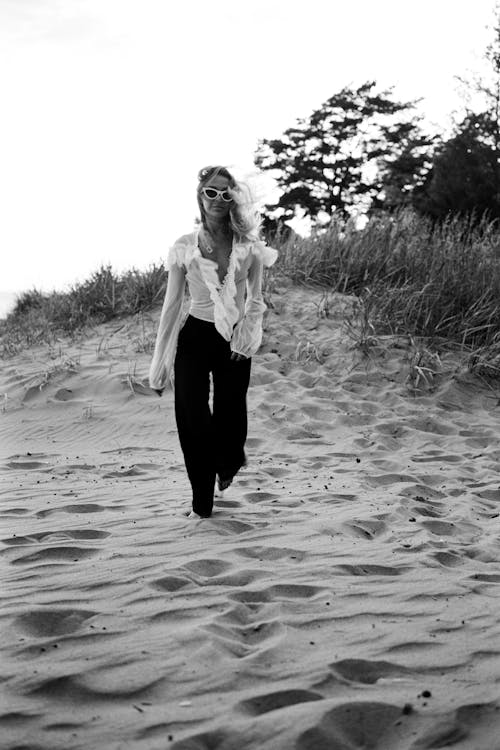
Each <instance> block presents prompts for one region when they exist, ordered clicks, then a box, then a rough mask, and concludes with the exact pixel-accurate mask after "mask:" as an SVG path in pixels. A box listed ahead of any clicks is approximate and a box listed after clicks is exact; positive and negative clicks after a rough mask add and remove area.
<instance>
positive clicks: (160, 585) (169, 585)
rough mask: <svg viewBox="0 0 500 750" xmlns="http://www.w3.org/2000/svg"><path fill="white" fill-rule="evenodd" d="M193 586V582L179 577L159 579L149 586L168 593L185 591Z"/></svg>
mask: <svg viewBox="0 0 500 750" xmlns="http://www.w3.org/2000/svg"><path fill="white" fill-rule="evenodd" d="M191 584H192V581H190V580H188V579H186V578H178V577H177V576H165V577H164V578H158V579H156V580H155V581H151V583H150V584H149V585H150V586H152V587H153V588H155V589H160V591H168V592H169V593H173V592H174V591H179V589H183V588H185V587H186V586H189V585H191Z"/></svg>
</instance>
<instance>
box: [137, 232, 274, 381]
mask: <svg viewBox="0 0 500 750" xmlns="http://www.w3.org/2000/svg"><path fill="white" fill-rule="evenodd" d="M199 231H200V230H199V229H196V230H195V231H194V232H192V233H191V234H185V235H183V236H182V237H180V238H179V239H178V240H177V241H176V242H175V243H174V245H173V246H172V247H171V248H170V250H169V253H168V256H167V270H168V282H167V291H166V294H165V300H164V302H163V308H162V311H161V315H160V323H159V326H158V334H157V337H156V344H155V349H154V353H153V359H152V362H151V367H150V369H149V385H150V386H151V388H154V389H156V390H163V389H164V388H165V387H166V385H167V383H168V381H169V380H170V382H171V383H173V368H174V360H175V354H176V350H177V340H178V338H179V331H180V329H181V328H182V325H183V323H184V321H185V318H186V317H187V315H184V314H183V304H182V303H183V299H184V291H185V287H186V281H187V284H188V289H189V294H190V297H191V303H190V307H189V311H188V313H187V314H190V315H192V316H193V317H195V318H199V319H200V320H206V321H210V322H213V323H214V324H215V327H216V329H217V331H218V332H219V333H220V334H221V336H223V337H224V338H225V339H226V341H229V342H230V343H231V351H233V352H236V353H237V354H242V355H243V356H244V357H251V356H252V355H253V354H255V352H256V351H257V350H258V348H259V346H260V344H261V341H262V318H263V315H264V311H265V310H266V305H265V303H264V300H263V299H262V269H263V266H271V265H272V264H273V263H274V262H275V260H276V258H277V257H278V253H277V251H276V250H275V249H274V248H272V247H268V246H267V245H266V244H265V243H264V242H262V241H260V240H258V241H254V242H238V241H237V240H236V239H235V238H233V246H232V249H231V254H230V256H229V265H228V269H227V273H226V276H225V277H224V281H223V282H222V283H221V282H220V280H219V276H218V273H217V268H218V266H217V262H216V261H213V260H209V259H208V258H204V257H203V256H202V254H201V252H200V249H199V246H198V235H199ZM245 292H246V298H245Z"/></svg>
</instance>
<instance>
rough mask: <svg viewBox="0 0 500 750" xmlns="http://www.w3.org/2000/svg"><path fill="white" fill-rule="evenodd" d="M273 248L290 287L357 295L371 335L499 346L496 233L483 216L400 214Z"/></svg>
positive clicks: (499, 248) (499, 233)
mask: <svg viewBox="0 0 500 750" xmlns="http://www.w3.org/2000/svg"><path fill="white" fill-rule="evenodd" d="M278 243H279V238H278ZM279 249H280V257H279V265H278V267H280V268H281V269H282V270H283V271H284V272H285V273H286V274H287V275H288V276H290V277H291V278H292V279H293V280H294V281H295V282H297V283H301V284H317V285H319V286H322V287H328V288H330V289H332V290H334V291H339V292H345V293H349V294H355V295H358V296H359V297H361V298H362V299H363V300H364V302H365V304H366V305H369V307H370V310H371V316H372V322H373V323H374V324H375V325H376V327H377V329H378V330H379V331H380V330H384V331H387V332H391V333H408V334H411V335H413V336H426V337H429V338H434V339H438V338H442V339H448V340H451V341H453V342H456V343H460V344H461V345H462V346H469V347H477V346H489V345H493V344H496V343H500V228H499V226H498V224H497V223H495V222H490V221H488V220H487V219H486V218H483V219H482V220H480V221H473V220H472V219H465V218H461V217H458V216H455V217H453V218H450V219H449V220H448V221H445V222H444V223H442V224H440V225H437V224H433V223H432V222H431V221H430V220H428V219H425V218H422V217H419V216H417V215H416V214H414V213H411V212H401V213H400V214H398V215H396V216H393V217H388V216H385V217H380V218H373V219H372V220H371V221H370V222H368V224H367V225H366V226H365V228H364V229H362V230H356V229H355V227H354V226H353V225H352V224H350V223H347V224H346V225H339V224H338V223H335V222H332V223H331V224H330V226H329V227H328V228H327V229H326V230H325V231H323V232H322V233H318V234H317V235H315V236H313V237H310V238H307V239H300V238H297V237H295V238H294V237H292V238H291V239H289V240H287V241H284V242H282V243H281V246H280V248H279Z"/></svg>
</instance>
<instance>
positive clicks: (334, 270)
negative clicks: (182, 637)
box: [0, 211, 500, 378]
mask: <svg viewBox="0 0 500 750" xmlns="http://www.w3.org/2000/svg"><path fill="white" fill-rule="evenodd" d="M271 244H274V245H275V247H277V249H278V251H279V259H278V262H277V263H276V264H275V266H273V267H272V268H271V269H269V270H268V271H266V274H265V279H264V296H265V299H266V302H268V303H272V300H273V296H274V292H273V290H274V288H275V285H276V281H277V279H278V278H279V276H281V275H282V276H285V277H287V278H288V279H291V280H292V281H293V282H294V283H295V284H298V285H304V286H314V287H320V288H322V289H324V292H325V294H324V310H322V311H321V314H322V315H326V316H327V315H328V295H329V294H330V293H338V292H340V293H344V294H349V295H355V296H356V297H357V298H358V300H359V306H358V309H359V316H358V320H357V321H356V322H355V321H352V320H351V321H348V326H350V328H351V329H352V331H353V335H356V334H355V333H354V329H355V328H356V326H358V328H359V336H360V339H363V341H365V342H368V339H367V337H368V338H369V337H370V336H376V335H377V334H393V335H401V334H406V335H408V336H410V337H412V339H415V338H420V339H423V340H425V346H426V347H427V348H428V349H429V350H435V351H439V350H440V349H442V348H443V347H444V346H455V347H456V346H458V347H460V348H461V349H462V350H463V351H464V352H468V353H469V364H470V368H471V369H472V370H473V371H475V372H476V373H478V374H480V375H482V376H485V377H489V378H498V377H500V227H499V225H498V223H496V222H493V221H489V220H488V218H487V217H483V219H481V220H477V218H474V217H472V218H464V217H460V216H453V217H450V218H449V219H448V220H446V221H444V222H442V223H440V224H436V223H433V222H432V221H431V220H429V219H426V218H423V217H421V216H418V215H417V214H415V213H413V212H411V211H402V212H400V213H399V214H395V215H382V216H376V217H373V218H371V219H370V221H369V222H368V223H367V224H366V226H365V227H364V228H362V229H357V228H356V227H355V225H354V224H353V223H350V222H347V223H345V222H338V221H335V220H332V222H331V223H330V225H329V226H328V227H327V228H326V229H323V230H322V231H318V232H314V233H313V234H312V235H311V236H309V237H306V238H302V237H299V236H298V235H294V234H292V235H291V236H290V237H288V238H285V237H283V236H280V235H279V234H278V235H277V236H275V237H274V238H272V240H271ZM166 281H167V271H166V269H165V267H164V265H163V264H162V263H159V264H155V265H152V266H150V267H149V268H148V269H146V270H144V271H139V270H137V269H132V270H131V271H127V272H126V273H122V274H117V273H115V272H114V271H113V269H112V268H111V267H109V266H106V267H104V266H103V267H101V268H100V269H98V270H97V271H96V272H94V273H93V274H92V275H91V276H90V278H89V279H88V280H86V281H84V282H83V283H80V284H75V285H74V286H73V287H72V288H71V289H70V290H69V291H68V292H64V293H62V292H52V293H50V294H45V293H42V292H39V291H37V290H36V289H34V290H31V291H27V292H24V293H23V294H21V295H20V296H19V297H18V299H17V301H16V303H15V306H14V309H13V311H12V312H11V313H10V314H9V315H8V317H7V318H6V319H5V320H4V321H1V322H0V340H1V349H0V353H1V354H2V355H3V356H9V355H13V354H15V353H17V352H18V351H20V350H22V349H23V348H26V347H30V346H32V345H34V344H38V343H45V342H47V343H53V341H54V340H57V338H58V337H60V336H71V337H75V336H78V335H81V334H82V333H84V332H85V330H86V329H87V328H88V327H89V326H93V325H96V324H98V323H103V322H106V321H108V320H111V319H113V318H119V317H123V316H129V315H135V314H137V313H140V312H143V311H146V310H151V309H153V308H154V307H155V306H158V305H159V304H160V303H161V301H162V298H163V294H164V290H165V285H166ZM368 343H369V342H368Z"/></svg>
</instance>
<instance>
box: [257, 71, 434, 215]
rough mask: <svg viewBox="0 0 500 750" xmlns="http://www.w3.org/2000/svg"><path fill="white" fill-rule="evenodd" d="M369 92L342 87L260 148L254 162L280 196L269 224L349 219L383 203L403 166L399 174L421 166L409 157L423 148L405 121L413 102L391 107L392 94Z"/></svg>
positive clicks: (368, 86)
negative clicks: (302, 218) (300, 218)
mask: <svg viewBox="0 0 500 750" xmlns="http://www.w3.org/2000/svg"><path fill="white" fill-rule="evenodd" d="M375 87H376V83H375V82H374V81H368V82H366V83H364V84H363V85H362V86H360V87H359V88H357V89H353V88H349V87H345V88H343V89H342V90H341V91H340V92H339V93H337V94H334V95H333V96H332V97H330V99H328V100H327V101H326V102H325V103H324V104H323V105H322V106H321V107H320V108H319V109H317V110H315V111H314V112H313V113H312V114H311V115H310V116H309V117H308V118H305V119H300V120H298V121H297V123H296V125H295V126H294V127H291V128H289V129H288V130H286V131H285V132H284V134H283V136H282V138H278V139H263V140H261V141H259V144H258V147H257V151H256V154H255V163H256V165H257V166H258V167H259V168H261V169H264V170H266V169H269V170H274V171H275V174H276V179H277V182H278V184H279V186H280V187H281V189H282V190H283V193H282V196H281V198H280V200H279V202H278V204H277V206H276V207H275V208H273V211H272V213H273V214H274V217H277V216H279V217H280V218H282V220H284V221H287V220H290V219H292V218H294V217H295V216H297V215H298V212H299V211H300V210H302V212H303V213H304V214H305V215H306V216H308V217H310V218H311V219H312V220H313V221H315V222H318V223H321V222H323V221H325V222H326V221H329V220H330V219H331V217H332V215H333V214H337V215H340V216H341V217H342V218H343V219H345V218H348V217H349V216H350V215H352V214H353V213H356V212H357V210H359V209H360V208H363V209H366V208H367V207H368V206H369V205H370V204H371V202H372V201H373V200H374V199H375V198H378V201H379V202H383V192H384V190H387V188H388V186H389V185H390V184H391V180H393V178H394V175H396V174H398V175H399V176H401V174H402V172H403V162H404V160H405V159H406V166H405V167H404V168H405V169H409V168H410V166H411V159H414V160H415V164H420V162H419V159H420V158H421V157H420V156H416V155H415V150H416V149H417V148H419V147H420V146H421V145H422V143H423V141H422V138H421V137H420V135H419V130H418V124H417V123H416V122H415V121H413V123H411V121H410V122H409V117H410V116H411V115H413V109H414V107H415V104H416V103H415V102H397V101H394V100H393V99H392V89H389V90H387V91H382V92H377V91H376V90H375ZM398 159H399V162H398ZM383 164H386V166H385V172H384V179H383V180H382V181H381V179H380V175H379V174H378V170H379V169H380V166H381V165H383ZM389 164H392V167H391V166H388V165H389ZM384 180H385V181H384ZM393 181H394V180H393Z"/></svg>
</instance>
